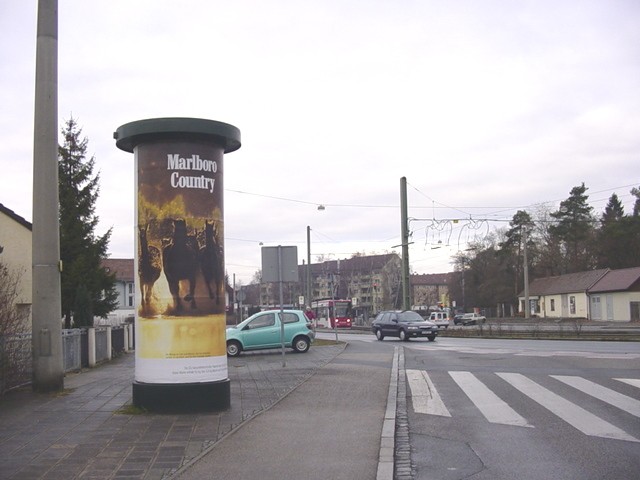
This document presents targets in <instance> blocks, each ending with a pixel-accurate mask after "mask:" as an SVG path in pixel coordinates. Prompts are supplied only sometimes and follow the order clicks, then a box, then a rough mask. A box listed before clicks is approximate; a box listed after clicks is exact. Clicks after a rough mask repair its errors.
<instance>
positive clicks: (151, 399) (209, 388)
mask: <svg viewBox="0 0 640 480" xmlns="http://www.w3.org/2000/svg"><path fill="white" fill-rule="evenodd" d="M133 405H134V406H136V407H138V408H143V409H145V410H148V411H150V412H157V413H195V412H219V411H223V410H227V409H228V408H229V407H230V406H231V381H230V380H229V379H228V378H227V379H226V380H222V381H219V382H205V383H141V382H133Z"/></svg>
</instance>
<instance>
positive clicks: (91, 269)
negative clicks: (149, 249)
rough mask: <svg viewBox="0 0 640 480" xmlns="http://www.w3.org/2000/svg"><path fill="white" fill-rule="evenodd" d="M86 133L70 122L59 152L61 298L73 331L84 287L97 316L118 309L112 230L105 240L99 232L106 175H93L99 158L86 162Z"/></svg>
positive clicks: (64, 128) (71, 120)
mask: <svg viewBox="0 0 640 480" xmlns="http://www.w3.org/2000/svg"><path fill="white" fill-rule="evenodd" d="M81 134H82V129H80V128H79V127H78V124H77V122H76V121H75V120H74V119H73V118H71V119H69V120H68V121H67V122H66V124H65V126H64V127H63V129H62V136H63V139H64V141H63V144H62V145H61V146H59V148H58V175H59V199H60V200H59V201H60V212H59V214H60V259H61V260H62V265H63V269H62V273H61V290H62V292H61V293H62V315H63V316H64V318H65V326H66V328H70V327H71V318H72V316H73V314H74V309H75V308H76V306H77V305H78V302H77V299H76V295H77V292H78V289H79V287H80V286H84V288H86V290H87V292H88V295H89V298H90V303H91V305H90V311H93V314H94V315H97V316H99V317H102V318H106V316H107V314H108V313H109V312H111V311H113V310H114V309H115V308H116V306H117V304H118V302H117V295H118V294H117V292H116V289H115V276H114V275H113V274H109V273H108V272H107V271H106V270H105V269H104V268H103V267H102V265H101V261H102V260H103V259H104V258H106V257H107V248H108V245H109V238H110V237H111V229H109V230H108V231H107V233H105V234H104V235H102V236H96V233H95V230H96V227H97V226H98V216H97V215H96V213H95V203H96V200H97V199H98V194H99V191H100V188H99V181H100V175H99V174H95V175H94V173H93V169H94V167H95V158H94V157H91V158H89V159H87V158H86V154H87V143H88V140H87V139H86V137H81ZM80 304H82V302H80Z"/></svg>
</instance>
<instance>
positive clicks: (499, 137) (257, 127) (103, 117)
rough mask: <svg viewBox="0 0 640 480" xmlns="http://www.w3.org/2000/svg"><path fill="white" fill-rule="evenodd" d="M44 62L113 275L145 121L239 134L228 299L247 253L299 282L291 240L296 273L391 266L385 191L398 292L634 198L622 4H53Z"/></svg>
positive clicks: (633, 104) (10, 3)
mask: <svg viewBox="0 0 640 480" xmlns="http://www.w3.org/2000/svg"><path fill="white" fill-rule="evenodd" d="M36 9H37V1H36V0H0V105H1V107H0V108H1V110H0V112H1V113H0V127H1V128H0V172H2V175H1V177H0V182H1V183H0V184H1V186H2V188H0V203H2V204H4V205H5V206H6V207H8V208H10V209H12V210H14V211H15V212H16V213H17V214H19V215H21V216H23V217H25V218H26V219H28V220H31V219H32V164H33V110H34V106H33V101H34V100H33V98H34V79H35V41H36ZM58 46H59V49H58V52H59V53H58V54H59V126H60V128H61V127H62V126H63V124H64V121H65V120H66V119H68V118H69V117H70V116H71V115H73V117H74V118H76V119H77V121H78V123H79V125H80V126H81V127H82V128H83V134H84V135H85V136H87V137H88V139H89V153H90V154H91V155H94V156H95V159H96V167H97V170H99V172H100V175H101V192H100V198H99V201H98V204H97V214H98V215H99V217H100V227H99V231H98V233H99V234H101V233H103V232H104V231H106V229H108V228H109V227H113V235H112V239H111V244H110V253H111V256H112V257H114V258H133V256H134V238H135V225H134V218H133V217H134V215H133V212H134V203H133V202H134V193H133V192H134V184H133V182H134V175H133V166H134V163H133V155H132V154H129V153H126V152H123V151H120V150H118V149H117V148H116V146H115V142H114V140H113V132H114V131H115V130H116V129H117V127H119V126H120V125H122V124H124V123H128V122H131V121H134V120H141V119H145V118H156V117H174V116H180V117H197V118H208V119H213V120H218V121H222V122H227V123H230V124H232V125H235V126H236V127H238V128H239V129H240V130H241V132H242V148H241V149H240V150H238V151H237V152H234V153H231V154H228V155H226V156H225V161H224V168H225V178H224V188H225V195H224V196H225V200H224V201H225V249H226V268H227V271H228V273H229V275H231V276H233V275H234V274H235V275H236V281H237V282H243V283H245V284H246V283H248V282H249V280H250V279H251V277H252V275H253V273H254V272H255V271H256V270H258V269H260V243H261V242H262V243H263V244H264V245H266V246H275V245H279V244H280V245H296V246H297V247H298V253H299V257H300V261H301V262H302V259H303V258H306V249H307V247H306V227H307V226H308V225H309V226H310V227H311V230H312V232H311V252H312V261H314V262H315V259H316V257H317V255H321V254H323V255H325V256H326V257H327V258H349V257H351V256H352V254H353V253H356V252H360V253H366V254H372V253H385V252H391V251H396V252H398V253H399V252H400V249H399V248H397V247H396V248H394V246H396V245H398V244H399V243H400V208H399V206H400V178H401V177H403V176H404V177H406V178H407V182H408V184H409V186H408V204H409V216H410V217H412V218H413V219H417V220H412V221H411V222H410V228H411V230H412V232H413V236H412V241H413V242H414V243H413V244H412V245H411V248H410V255H409V257H410V263H411V269H412V271H413V272H415V273H441V272H447V271H450V270H451V269H452V266H451V264H450V257H451V256H452V255H454V254H455V253H456V252H457V251H459V250H461V249H464V248H465V247H466V243H467V242H468V241H472V240H474V238H481V237H482V236H484V235H486V234H487V232H489V231H491V230H493V229H495V228H501V227H502V228H503V227H505V226H506V225H507V223H506V221H508V220H509V219H511V218H512V216H513V214H514V213H515V212H516V211H517V210H518V209H529V210H533V209H535V208H537V205H540V204H543V205H546V206H547V207H548V208H551V209H555V208H557V207H558V205H559V202H560V201H561V200H564V199H566V198H567V197H568V196H569V191H570V190H571V189H572V188H573V187H574V186H576V185H580V184H581V183H582V182H584V183H585V184H586V186H587V187H588V188H589V190H588V194H589V195H590V203H591V205H592V206H593V207H594V211H595V212H596V213H597V214H600V212H601V211H602V210H603V209H604V206H605V205H606V202H607V200H608V198H609V197H610V196H611V194H612V193H614V192H615V193H617V194H618V196H619V197H620V198H621V199H622V201H623V203H624V205H625V209H626V211H627V212H630V211H631V208H632V197H631V195H630V194H629V190H631V188H632V187H633V186H636V187H637V186H640V2H639V1H638V0H598V1H595V0H530V1H528V0H523V1H517V0H459V1H455V0H440V1H433V0H412V1H410V0H368V1H363V0H358V1H357V0H317V1H315V0H309V1H300V0H299V1H295V0H290V1H282V0H272V1H269V2H265V1H259V0H234V1H233V2H230V1H218V0H202V1H195V0H182V1H180V2H176V1H175V0H153V1H152V0H148V1H143V0H90V1H88V0H59V45H58ZM320 204H322V205H324V206H325V207H326V208H325V209H324V210H318V209H317V207H318V205H320ZM487 218H490V219H493V220H495V221H492V222H488V223H487V222H482V221H480V220H482V219H487ZM448 219H451V220H453V219H460V221H459V222H458V223H455V224H454V223H448V222H445V220H448ZM463 219H465V220H463ZM469 219H470V220H469ZM438 242H441V243H438ZM437 245H442V248H437V249H436V248H434V247H436V246H437Z"/></svg>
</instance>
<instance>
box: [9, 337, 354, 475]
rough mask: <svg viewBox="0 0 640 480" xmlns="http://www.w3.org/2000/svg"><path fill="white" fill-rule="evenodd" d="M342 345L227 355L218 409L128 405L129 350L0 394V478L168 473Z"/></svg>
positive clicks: (131, 370) (286, 389)
mask: <svg viewBox="0 0 640 480" xmlns="http://www.w3.org/2000/svg"><path fill="white" fill-rule="evenodd" d="M343 349H344V345H334V346H322V347H312V348H311V349H310V350H309V352H308V353H306V354H295V353H289V352H287V354H286V357H285V358H286V367H283V366H282V354H281V352H280V351H278V352H275V351H274V352H259V353H245V354H243V355H242V356H240V357H237V358H230V359H229V364H228V366H229V379H230V380H231V408H230V409H229V410H227V411H224V412H221V413H203V414H179V415H159V414H149V413H147V414H131V413H128V412H127V409H126V408H124V409H123V407H126V406H127V405H130V404H131V384H132V382H133V377H134V354H133V353H129V354H126V355H123V356H121V357H119V358H117V359H115V360H113V361H112V362H110V363H108V364H104V365H101V366H99V367H97V368H94V369H91V370H85V371H83V372H81V373H76V374H70V375H67V377H66V378H65V390H64V392H61V393H57V394H36V393H33V392H32V391H31V389H30V388H24V389H20V390H16V391H13V392H9V393H8V394H6V395H5V396H4V397H0V479H2V480H4V479H7V480H8V479H12V480H14V479H19V480H30V479H53V480H57V479H60V480H70V479H121V480H124V479H141V478H144V479H150V480H153V479H168V478H170V477H171V476H172V474H173V472H175V471H176V470H177V469H178V468H180V467H181V466H183V465H185V464H187V463H189V462H190V461H192V460H193V459H195V458H196V457H198V456H199V455H201V454H202V453H203V452H205V451H206V450H207V449H209V448H210V447H211V446H212V445H214V444H215V443H216V442H218V441H219V440H221V439H222V438H223V437H224V436H225V435H227V434H229V433H230V432H231V431H233V430H234V429H236V428H237V427H238V426H239V425H240V424H242V423H243V422H245V421H246V420H248V419H250V418H252V417H254V416H256V415H257V414H259V413H260V412H262V411H265V410H267V409H268V408H269V407H271V406H273V405H274V404H275V403H277V402H278V401H279V400H280V399H281V398H283V397H284V396H285V395H286V394H287V393H289V392H291V391H292V390H293V389H294V388H296V387H297V386H298V385H300V384H301V383H302V382H303V381H305V380H306V379H307V378H309V377H310V376H311V375H312V374H313V373H314V372H315V371H316V370H317V369H318V368H320V367H322V366H324V365H326V364H327V363H329V362H330V361H331V360H332V359H334V358H335V357H336V356H337V355H338V354H340V353H341V352H342V351H343Z"/></svg>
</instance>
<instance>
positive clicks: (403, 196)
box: [400, 177, 411, 310]
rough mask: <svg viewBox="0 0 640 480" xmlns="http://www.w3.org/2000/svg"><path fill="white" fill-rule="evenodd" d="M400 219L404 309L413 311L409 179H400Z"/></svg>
mask: <svg viewBox="0 0 640 480" xmlns="http://www.w3.org/2000/svg"><path fill="white" fill-rule="evenodd" d="M400 217H401V229H400V231H401V235H402V239H401V240H402V244H401V245H402V309H403V310H410V309H411V292H410V290H409V289H410V288H411V287H410V282H411V278H410V276H409V275H410V273H409V216H408V210H407V177H402V178H401V179H400Z"/></svg>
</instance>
